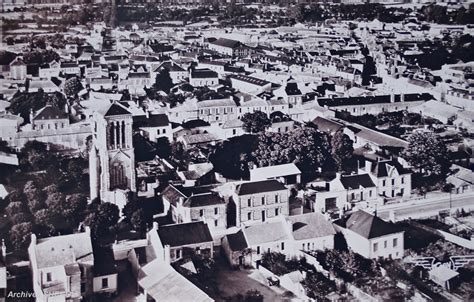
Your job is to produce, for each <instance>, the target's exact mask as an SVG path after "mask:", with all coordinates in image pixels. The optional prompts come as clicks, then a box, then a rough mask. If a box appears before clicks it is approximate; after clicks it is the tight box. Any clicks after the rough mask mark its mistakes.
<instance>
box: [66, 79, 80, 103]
mask: <svg viewBox="0 0 474 302" xmlns="http://www.w3.org/2000/svg"><path fill="white" fill-rule="evenodd" d="M81 89H82V85H81V81H79V79H78V78H77V77H71V78H69V79H67V80H66V81H65V82H64V93H65V94H66V96H67V97H68V98H73V97H76V96H77V94H78V93H79V91H80V90H81Z"/></svg>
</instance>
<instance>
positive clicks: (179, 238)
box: [158, 221, 212, 247]
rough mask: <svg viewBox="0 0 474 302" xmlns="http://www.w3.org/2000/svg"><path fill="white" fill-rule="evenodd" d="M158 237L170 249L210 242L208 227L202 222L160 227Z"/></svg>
mask: <svg viewBox="0 0 474 302" xmlns="http://www.w3.org/2000/svg"><path fill="white" fill-rule="evenodd" d="M158 236H160V239H161V242H162V244H163V245H169V246H171V247H178V246H184V245H190V244H199V243H205V242H212V236H211V232H210V231H209V227H208V226H207V224H205V223H204V222H202V221H197V222H189V223H180V224H171V225H164V226H160V227H159V228H158Z"/></svg>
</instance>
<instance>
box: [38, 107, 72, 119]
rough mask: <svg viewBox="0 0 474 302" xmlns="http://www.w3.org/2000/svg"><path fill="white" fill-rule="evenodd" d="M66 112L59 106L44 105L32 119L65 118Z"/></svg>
mask: <svg viewBox="0 0 474 302" xmlns="http://www.w3.org/2000/svg"><path fill="white" fill-rule="evenodd" d="M67 118H68V116H67V114H66V113H65V112H64V111H62V110H61V109H59V108H56V107H53V106H51V105H46V106H44V107H43V108H42V109H40V111H38V113H37V114H36V115H35V117H34V120H55V119H67Z"/></svg>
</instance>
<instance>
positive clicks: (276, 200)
mask: <svg viewBox="0 0 474 302" xmlns="http://www.w3.org/2000/svg"><path fill="white" fill-rule="evenodd" d="M277 202H278V195H275V203H277Z"/></svg>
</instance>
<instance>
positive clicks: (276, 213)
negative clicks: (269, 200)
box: [275, 208, 278, 216]
mask: <svg viewBox="0 0 474 302" xmlns="http://www.w3.org/2000/svg"><path fill="white" fill-rule="evenodd" d="M275 216H278V208H276V209H275Z"/></svg>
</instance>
